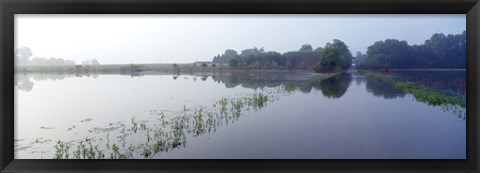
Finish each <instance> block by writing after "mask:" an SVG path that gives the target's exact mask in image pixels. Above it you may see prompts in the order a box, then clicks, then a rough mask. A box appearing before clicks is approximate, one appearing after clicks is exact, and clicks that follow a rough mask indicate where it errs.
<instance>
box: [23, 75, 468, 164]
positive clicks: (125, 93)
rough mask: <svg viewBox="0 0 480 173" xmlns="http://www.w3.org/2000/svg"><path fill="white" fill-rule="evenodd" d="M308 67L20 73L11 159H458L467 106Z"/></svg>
mask: <svg viewBox="0 0 480 173" xmlns="http://www.w3.org/2000/svg"><path fill="white" fill-rule="evenodd" d="M442 73H445V74H446V73H458V72H442ZM417 74H418V73H416V74H415V75H412V74H404V75H403V76H401V75H399V76H401V77H402V78H405V79H408V80H412V79H415V78H416V75H417ZM463 74H464V72H463ZM316 75H319V74H314V73H257V74H248V73H236V74H231V73H226V74H213V75H212V74H209V75H199V74H196V75H187V74H182V75H174V74H141V75H89V76H85V75H68V74H67V75H65V74H29V73H27V74H24V73H19V74H17V75H16V87H15V94H16V96H15V159H53V158H62V159H67V158H68V159H84V158H93V159H111V158H113V159H119V158H120V159H465V157H466V120H465V108H463V107H459V106H455V105H453V106H433V105H429V104H427V103H424V102H419V101H417V100H416V99H415V97H414V96H412V95H411V94H408V93H404V92H403V91H400V90H397V89H395V88H394V87H392V86H390V85H388V84H386V83H383V82H382V81H381V80H378V79H375V78H367V77H365V76H362V75H360V74H343V75H339V76H335V77H333V78H330V79H327V80H324V81H322V82H317V83H309V82H308V81H309V80H310V79H311V78H312V77H315V76H316ZM420 76H422V77H425V76H426V77H428V76H429V75H420ZM452 76H454V77H453V78H455V79H452V80H455V81H456V82H457V84H458V85H459V86H458V85H454V86H452V85H449V83H448V82H443V83H444V85H442V84H438V82H435V81H438V80H439V79H437V78H431V80H432V81H433V82H432V83H433V84H435V85H432V88H434V89H439V88H442V87H443V88H444V89H445V91H448V93H449V94H458V96H460V97H464V96H465V75H452ZM417 78H418V77H417ZM422 80H425V79H424V78H422ZM462 80H463V83H461V81H462ZM459 81H460V82H459ZM440 83H442V82H440ZM425 85H427V86H428V85H429V83H425Z"/></svg>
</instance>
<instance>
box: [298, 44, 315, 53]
mask: <svg viewBox="0 0 480 173" xmlns="http://www.w3.org/2000/svg"><path fill="white" fill-rule="evenodd" d="M312 51H313V48H312V46H311V45H309V44H304V45H302V47H301V48H300V50H299V52H312Z"/></svg>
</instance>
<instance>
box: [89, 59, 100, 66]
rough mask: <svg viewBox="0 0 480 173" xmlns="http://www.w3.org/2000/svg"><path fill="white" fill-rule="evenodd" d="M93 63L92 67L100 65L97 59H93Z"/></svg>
mask: <svg viewBox="0 0 480 173" xmlns="http://www.w3.org/2000/svg"><path fill="white" fill-rule="evenodd" d="M91 63H92V65H100V63H99V62H98V60H97V59H93V60H92V62H91Z"/></svg>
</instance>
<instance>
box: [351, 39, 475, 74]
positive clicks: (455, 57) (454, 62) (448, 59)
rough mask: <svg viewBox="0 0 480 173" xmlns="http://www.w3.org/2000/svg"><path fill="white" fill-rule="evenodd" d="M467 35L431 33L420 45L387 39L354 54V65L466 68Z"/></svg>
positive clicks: (399, 67) (370, 66) (367, 66)
mask: <svg viewBox="0 0 480 173" xmlns="http://www.w3.org/2000/svg"><path fill="white" fill-rule="evenodd" d="M466 43H467V40H466V32H465V31H463V32H462V33H461V34H449V35H444V34H442V33H436V34H433V35H432V37H431V38H430V39H428V40H426V41H425V42H424V43H423V44H420V45H409V44H408V43H407V42H406V41H400V40H396V39H386V40H385V41H377V42H375V43H374V44H373V45H371V46H369V47H368V49H367V52H366V54H362V53H361V52H357V55H356V57H355V63H356V65H358V66H359V67H362V68H382V67H385V66H388V67H389V68H397V69H409V68H412V69H413V68H419V69H421V68H433V69H435V68H466V52H467V48H466Z"/></svg>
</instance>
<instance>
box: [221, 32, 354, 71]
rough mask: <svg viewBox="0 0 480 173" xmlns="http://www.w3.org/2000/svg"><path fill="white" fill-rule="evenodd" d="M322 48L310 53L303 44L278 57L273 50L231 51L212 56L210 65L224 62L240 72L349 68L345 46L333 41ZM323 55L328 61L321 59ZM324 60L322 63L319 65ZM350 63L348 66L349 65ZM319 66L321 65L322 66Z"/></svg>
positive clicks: (348, 54)
mask: <svg viewBox="0 0 480 173" xmlns="http://www.w3.org/2000/svg"><path fill="white" fill-rule="evenodd" d="M326 48H328V49H325V50H328V51H327V52H326V53H325V52H324V48H322V47H319V48H317V49H315V50H313V48H312V46H311V45H309V44H304V45H302V46H301V47H300V49H299V50H298V51H290V52H286V53H284V54H280V53H278V52H275V51H265V50H264V49H263V48H256V47H254V48H251V49H245V50H242V51H241V53H240V54H237V52H236V51H234V50H227V51H225V54H223V55H217V56H215V57H214V60H213V62H225V61H227V60H228V63H229V66H230V67H234V68H242V69H288V70H290V71H291V70H293V69H300V70H316V71H317V70H321V69H322V68H325V69H332V68H333V69H336V67H337V66H338V67H340V68H343V69H346V68H348V67H349V66H350V65H351V59H352V56H351V54H350V51H349V50H348V47H347V46H346V45H345V43H343V42H342V41H340V40H337V39H335V40H334V43H332V44H330V43H327V45H326ZM323 56H326V57H327V58H326V59H324V58H322V57H323ZM322 59H324V60H323V62H324V63H323V64H322V63H321V62H322ZM349 62H350V63H349ZM321 64H322V65H323V66H321Z"/></svg>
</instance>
